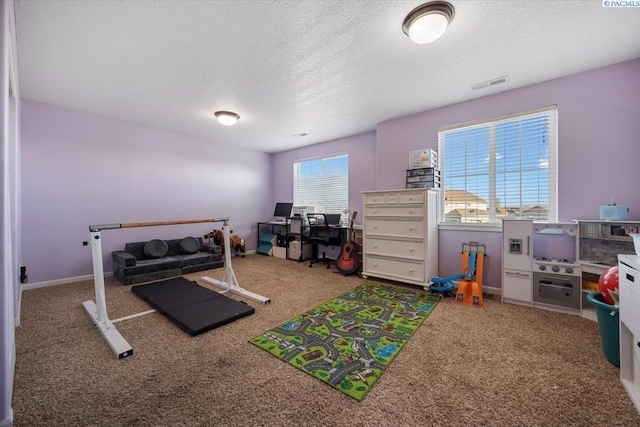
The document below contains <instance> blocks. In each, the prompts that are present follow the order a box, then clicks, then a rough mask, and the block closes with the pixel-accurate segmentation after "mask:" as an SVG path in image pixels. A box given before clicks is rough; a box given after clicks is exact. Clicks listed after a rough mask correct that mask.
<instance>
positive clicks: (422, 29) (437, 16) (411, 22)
mask: <svg viewBox="0 0 640 427" xmlns="http://www.w3.org/2000/svg"><path fill="white" fill-rule="evenodd" d="M454 15H455V9H454V8H453V5H451V4H450V3H447V2H444V1H432V2H429V3H425V4H423V5H421V6H418V7H416V8H415V9H413V10H412V11H411V12H409V14H408V15H407V17H406V18H405V19H404V22H403V23H402V30H403V31H404V33H405V34H406V35H408V36H409V38H410V39H411V40H412V41H413V42H414V43H418V44H427V43H431V42H432V41H435V40H438V39H439V38H440V36H442V35H443V34H444V32H445V31H446V29H447V26H448V25H449V24H450V23H451V21H453V16H454Z"/></svg>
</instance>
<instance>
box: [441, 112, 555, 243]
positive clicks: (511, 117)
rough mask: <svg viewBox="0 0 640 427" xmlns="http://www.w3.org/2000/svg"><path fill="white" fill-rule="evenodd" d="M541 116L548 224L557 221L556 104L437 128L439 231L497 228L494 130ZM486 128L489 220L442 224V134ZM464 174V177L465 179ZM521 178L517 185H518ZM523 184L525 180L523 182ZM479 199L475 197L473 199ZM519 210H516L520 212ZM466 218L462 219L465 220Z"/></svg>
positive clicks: (443, 154)
mask: <svg viewBox="0 0 640 427" xmlns="http://www.w3.org/2000/svg"><path fill="white" fill-rule="evenodd" d="M544 114H548V115H549V116H550V119H549V127H548V136H549V140H548V153H547V155H548V177H547V179H548V194H549V200H548V215H547V221H548V222H557V220H558V108H557V105H548V106H545V107H540V108H536V109H532V110H526V111H520V112H516V113H512V114H507V115H503V116H499V117H494V118H491V119H481V120H475V121H472V122H466V123H460V124H455V125H450V126H444V127H441V128H439V129H438V158H439V161H440V165H439V167H440V168H441V171H442V189H441V192H440V197H439V199H440V200H439V204H440V206H439V209H438V210H439V215H440V223H439V224H440V228H443V229H465V230H469V229H470V228H473V229H475V230H491V231H493V230H495V228H496V227H500V223H501V221H500V219H501V218H502V216H500V215H497V214H496V207H497V203H498V197H497V194H496V192H497V190H496V188H497V187H496V177H497V174H498V172H497V168H496V152H497V150H496V145H497V143H496V132H495V130H496V127H497V126H498V125H500V124H505V123H507V122H509V121H516V120H517V121H521V120H526V119H527V118H533V117H536V116H541V115H544ZM481 127H488V128H489V131H488V147H487V151H488V152H489V160H488V161H489V171H488V173H487V177H488V181H489V189H488V191H489V197H488V199H489V200H487V209H488V211H489V220H488V222H463V221H461V222H456V221H446V216H445V200H444V199H445V192H446V189H447V188H446V183H447V177H446V176H445V162H446V160H447V159H446V150H445V134H446V133H448V132H453V131H455V132H457V131H463V130H470V129H473V128H481ZM518 143H519V144H521V143H522V141H521V140H519V141H518ZM519 171H520V173H522V171H523V168H522V165H521V166H520V168H519ZM466 176H468V174H465V177H466ZM522 182H523V181H522V179H521V180H520V183H522ZM525 182H526V181H525ZM465 191H469V190H467V185H466V184H465ZM477 197H479V196H477ZM522 206H523V203H522V200H521V201H520V209H522ZM521 212H522V211H520V213H521ZM465 218H466V217H465Z"/></svg>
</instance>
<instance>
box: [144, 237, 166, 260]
mask: <svg viewBox="0 0 640 427" xmlns="http://www.w3.org/2000/svg"><path fill="white" fill-rule="evenodd" d="M168 250H169V246H168V245H167V242H165V241H164V240H160V239H153V240H149V241H148V242H147V244H146V245H144V254H145V255H146V256H147V257H149V258H160V257H163V256H164V255H165V254H166V253H167V251H168Z"/></svg>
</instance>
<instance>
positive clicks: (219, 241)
mask: <svg viewBox="0 0 640 427" xmlns="http://www.w3.org/2000/svg"><path fill="white" fill-rule="evenodd" d="M229 232H230V233H233V230H230V231H229ZM204 238H205V239H213V243H215V244H216V245H218V246H220V247H221V248H222V252H223V253H224V250H225V247H224V233H223V232H222V230H215V229H214V230H211V231H210V232H209V233H208V234H205V236H204ZM229 244H230V245H231V249H232V250H233V251H234V253H235V256H240V257H241V258H244V252H245V247H244V239H243V238H242V237H240V236H238V235H237V234H232V235H231V236H229Z"/></svg>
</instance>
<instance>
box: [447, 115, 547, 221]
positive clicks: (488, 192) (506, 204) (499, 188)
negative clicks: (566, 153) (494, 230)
mask: <svg viewBox="0 0 640 427" xmlns="http://www.w3.org/2000/svg"><path fill="white" fill-rule="evenodd" d="M438 149H439V158H440V167H441V168H442V175H443V189H442V192H441V197H442V198H443V200H442V201H441V203H440V206H441V209H442V210H443V211H442V212H441V214H442V216H441V218H444V222H460V223H483V222H486V223H492V222H500V220H501V219H502V218H507V217H521V218H531V219H534V220H537V221H557V110H556V107H555V106H552V107H546V108H543V109H539V110H535V111H528V112H525V113H518V114H514V115H510V116H506V117H500V118H497V119H493V120H490V121H485V122H476V123H472V124H465V125H460V126H452V127H448V128H443V129H440V131H439V132H438Z"/></svg>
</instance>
